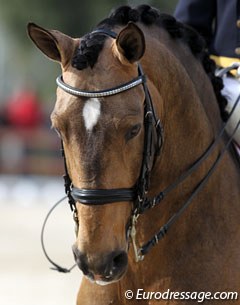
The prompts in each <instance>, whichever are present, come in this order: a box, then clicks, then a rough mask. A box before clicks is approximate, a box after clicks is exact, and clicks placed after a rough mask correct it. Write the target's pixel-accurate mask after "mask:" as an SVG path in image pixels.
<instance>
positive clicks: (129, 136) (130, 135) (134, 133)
mask: <svg viewBox="0 0 240 305" xmlns="http://www.w3.org/2000/svg"><path fill="white" fill-rule="evenodd" d="M140 130H141V124H136V125H134V126H133V127H132V128H131V129H130V130H129V131H128V132H127V133H126V136H125V139H126V141H129V140H131V139H132V138H134V137H136V136H137V135H138V134H139V132H140Z"/></svg>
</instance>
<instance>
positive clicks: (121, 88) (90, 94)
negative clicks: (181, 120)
mask: <svg viewBox="0 0 240 305" xmlns="http://www.w3.org/2000/svg"><path fill="white" fill-rule="evenodd" d="M145 82H146V77H145V76H144V75H139V76H138V77H136V78H134V79H133V80H131V81H130V82H127V83H125V84H122V85H119V86H117V87H114V88H110V89H105V90H99V91H85V90H80V89H77V88H74V87H72V86H70V85H68V84H66V83H65V82H64V81H63V77H62V75H59V76H58V78H57V79H56V83H57V85H58V87H60V88H61V89H62V90H64V91H65V92H67V93H69V94H71V95H74V96H83V97H89V98H98V97H104V96H110V95H115V94H118V93H121V92H124V91H127V90H129V89H132V88H134V87H136V86H138V85H140V84H143V83H145Z"/></svg>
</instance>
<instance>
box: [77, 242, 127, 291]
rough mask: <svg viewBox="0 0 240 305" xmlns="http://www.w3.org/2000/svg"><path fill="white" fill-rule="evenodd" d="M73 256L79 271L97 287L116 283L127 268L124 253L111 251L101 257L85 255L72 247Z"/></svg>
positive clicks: (125, 254) (125, 253)
mask: <svg viewBox="0 0 240 305" xmlns="http://www.w3.org/2000/svg"><path fill="white" fill-rule="evenodd" d="M73 254H74V258H75V261H76V263H77V265H78V267H79V269H80V270H81V271H82V272H83V274H84V275H85V276H86V277H87V278H88V279H89V280H90V281H91V282H95V283H96V284H98V285H102V286H103V285H108V284H111V283H113V282H116V281H118V280H120V279H121V278H122V276H123V275H124V274H125V272H126V270H127V266H128V256H127V252H126V251H121V250H118V251H112V252H110V253H106V254H104V255H103V256H96V255H93V256H91V255H86V254H85V253H83V252H81V251H79V250H78V248H77V246H75V245H74V246H73Z"/></svg>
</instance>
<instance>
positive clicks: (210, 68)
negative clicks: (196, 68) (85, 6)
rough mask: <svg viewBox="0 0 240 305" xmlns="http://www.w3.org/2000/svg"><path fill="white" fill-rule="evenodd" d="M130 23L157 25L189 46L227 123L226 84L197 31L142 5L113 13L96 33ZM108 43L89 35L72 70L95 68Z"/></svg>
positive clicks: (125, 7)
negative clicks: (210, 85) (224, 92)
mask: <svg viewBox="0 0 240 305" xmlns="http://www.w3.org/2000/svg"><path fill="white" fill-rule="evenodd" d="M130 21H132V22H142V23H143V24H144V25H146V26H149V25H153V24H155V25H157V26H159V27H161V28H164V29H165V30H166V31H167V32H168V33H169V35H170V36H171V37H172V38H173V39H181V41H183V42H184V43H186V44H187V45H188V46H189V48H190V50H191V52H192V53H193V55H194V56H195V57H196V58H198V59H199V60H200V61H201V62H202V65H203V67H204V70H205V72H206V73H207V75H208V77H209V79H210V81H211V83H212V86H213V88H214V91H215V94H216V97H217V100H218V103H219V108H220V113H221V117H222V119H223V120H224V121H225V120H226V119H227V113H226V112H225V110H224V109H225V107H226V104H227V101H226V99H225V98H224V97H223V96H222V95H221V89H222V88H223V82H222V79H221V78H219V77H216V76H215V74H214V73H215V68H216V65H215V63H214V61H213V60H211V59H210V58H209V55H208V53H207V50H206V45H205V41H204V39H203V38H202V37H201V36H200V35H199V34H198V33H197V32H196V31H195V30H193V29H192V28H190V27H189V26H187V25H184V24H182V23H180V22H178V21H177V20H176V19H175V18H174V17H173V16H170V15H168V14H161V13H160V12H159V11H158V10H157V9H155V8H152V7H151V6H149V5H140V6H138V7H136V8H131V7H130V6H121V7H119V8H118V9H116V10H115V11H113V12H112V13H111V14H110V16H109V17H108V18H106V19H104V20H102V21H101V22H100V23H99V24H98V25H97V27H96V29H102V28H105V29H106V28H107V29H112V28H113V27H115V26H118V25H119V26H124V25H127V24H128V22H130ZM105 40H106V36H105V35H103V34H101V33H98V34H96V33H95V34H92V33H89V34H86V35H85V36H83V37H82V39H81V43H80V45H79V47H78V48H77V50H76V52H75V55H74V57H73V59H72V66H73V67H75V68H76V69H78V70H83V69H86V68H87V67H90V68H93V67H94V65H95V63H96V62H97V59H98V56H99V54H100V52H101V50H102V49H103V46H104V42H105Z"/></svg>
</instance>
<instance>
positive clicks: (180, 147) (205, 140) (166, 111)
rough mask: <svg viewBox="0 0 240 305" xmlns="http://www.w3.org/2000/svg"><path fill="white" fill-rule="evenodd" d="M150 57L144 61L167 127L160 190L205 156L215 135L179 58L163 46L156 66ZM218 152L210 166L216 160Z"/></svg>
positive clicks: (160, 162) (159, 168) (159, 166)
mask: <svg viewBox="0 0 240 305" xmlns="http://www.w3.org/2000/svg"><path fill="white" fill-rule="evenodd" d="M153 49H154V48H152V50H153ZM154 50H157V48H155V49H154ZM152 52H153V51H151V53H152ZM151 57H152V55H151ZM149 58H150V56H149V57H146V58H145V61H143V65H144V70H145V72H146V74H147V76H148V79H149V81H150V82H151V84H152V85H153V86H154V87H155V88H156V91H157V92H158V94H155V95H154V104H155V107H156V108H157V111H158V114H159V117H160V119H161V121H162V124H163V128H164V145H163V149H162V153H161V156H160V157H159V158H158V161H157V164H156V167H155V170H154V174H153V175H156V176H159V173H160V172H161V177H162V178H161V183H160V186H159V180H158V179H154V178H153V180H155V181H156V187H158V188H159V187H160V188H164V187H166V186H167V185H168V184H169V183H171V182H172V181H174V180H175V179H176V178H177V177H178V176H179V175H180V174H182V172H183V171H184V170H186V169H187V168H189V167H190V166H191V165H192V164H193V163H194V162H195V161H196V160H197V159H198V158H199V157H200V156H201V155H202V154H203V153H204V151H205V150H206V149H207V148H208V146H209V145H210V144H211V142H212V141H213V139H214V133H215V132H214V127H213V125H212V122H211V121H210V120H209V118H208V116H207V114H206V112H205V108H204V106H203V104H202V102H201V100H200V98H199V95H198V91H199V90H198V88H196V87H195V85H194V83H193V81H192V80H191V78H190V77H189V75H188V73H187V72H186V70H185V68H184V67H183V65H182V64H181V63H180V62H179V61H178V60H177V59H176V58H175V56H173V55H172V54H171V53H170V52H169V51H168V50H167V48H165V47H164V46H163V45H160V48H159V50H158V56H156V57H155V58H156V61H155V62H154V63H153V62H152V61H151V60H149ZM156 67H159V68H158V69H156ZM216 153H217V152H215V153H213V154H212V156H211V157H210V158H209V159H208V161H207V162H206V165H207V164H210V163H211V162H212V161H211V159H212V160H214V158H215V156H216ZM203 171H204V169H203ZM200 176H201V174H200ZM153 184H154V181H153Z"/></svg>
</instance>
